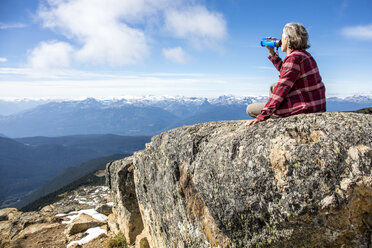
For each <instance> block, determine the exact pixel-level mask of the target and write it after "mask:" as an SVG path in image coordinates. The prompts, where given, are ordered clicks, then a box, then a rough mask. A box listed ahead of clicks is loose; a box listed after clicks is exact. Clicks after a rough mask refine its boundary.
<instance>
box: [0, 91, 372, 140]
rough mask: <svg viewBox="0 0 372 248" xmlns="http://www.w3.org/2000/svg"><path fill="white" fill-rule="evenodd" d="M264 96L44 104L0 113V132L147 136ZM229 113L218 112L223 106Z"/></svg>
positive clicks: (350, 105)
mask: <svg viewBox="0 0 372 248" xmlns="http://www.w3.org/2000/svg"><path fill="white" fill-rule="evenodd" d="M266 100H267V97H235V96H220V97H218V98H213V99H208V98H197V97H190V98H187V97H178V98H177V97H173V98H172V97H169V98H156V97H149V98H141V99H115V100H98V99H94V98H87V99H85V100H82V101H61V102H48V103H46V104H43V105H39V106H37V107H35V108H33V109H29V110H25V111H23V112H21V113H18V114H13V115H9V116H1V117H0V133H3V134H4V135H6V136H8V137H12V138H20V137H29V136H66V135H76V134H94V133H97V134H105V133H112V134H117V135H147V136H152V135H156V134H159V133H161V132H164V131H166V130H169V129H171V128H175V127H178V126H182V125H184V124H190V125H191V124H196V123H200V122H207V121H218V120H227V119H232V120H237V119H249V118H250V117H249V116H247V115H246V114H245V108H246V106H247V105H248V104H250V103H252V102H263V101H266ZM371 106H372V98H371V97H368V96H353V97H346V98H344V99H341V98H335V97H330V98H328V100H327V111H328V112H339V111H352V110H357V109H361V108H366V107H371ZM228 108H230V110H229V111H221V109H225V110H226V109H228Z"/></svg>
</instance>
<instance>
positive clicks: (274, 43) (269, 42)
mask: <svg viewBox="0 0 372 248" xmlns="http://www.w3.org/2000/svg"><path fill="white" fill-rule="evenodd" d="M281 45H282V40H278V39H275V38H273V39H268V38H263V39H262V40H261V46H263V47H265V46H268V47H274V48H275V47H276V48H278V47H280V46H281Z"/></svg>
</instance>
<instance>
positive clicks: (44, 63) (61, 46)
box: [28, 41, 74, 69]
mask: <svg viewBox="0 0 372 248" xmlns="http://www.w3.org/2000/svg"><path fill="white" fill-rule="evenodd" d="M73 52H74V48H73V47H72V46H71V45H70V44H68V43H66V42H58V41H48V42H41V43H40V44H39V46H38V47H36V48H35V49H33V50H32V51H30V53H29V58H28V63H29V65H30V66H31V67H32V68H35V69H50V68H54V67H68V66H70V64H71V56H72V53H73Z"/></svg>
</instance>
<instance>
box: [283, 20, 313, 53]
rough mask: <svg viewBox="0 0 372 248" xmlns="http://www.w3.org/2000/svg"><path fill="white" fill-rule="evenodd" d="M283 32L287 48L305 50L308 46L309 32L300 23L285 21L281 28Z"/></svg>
mask: <svg viewBox="0 0 372 248" xmlns="http://www.w3.org/2000/svg"><path fill="white" fill-rule="evenodd" d="M283 34H284V37H285V38H286V39H287V41H288V48H289V49H292V50H306V49H308V48H309V47H310V45H309V44H308V40H309V34H308V33H307V31H306V29H305V27H304V26H303V25H302V24H300V23H287V24H286V25H285V26H284V28H283Z"/></svg>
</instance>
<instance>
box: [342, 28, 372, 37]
mask: <svg viewBox="0 0 372 248" xmlns="http://www.w3.org/2000/svg"><path fill="white" fill-rule="evenodd" d="M341 33H342V34H343V35H344V36H347V37H350V38H356V39H359V40H372V24H370V25H365V26H354V27H346V28H344V29H342V31H341Z"/></svg>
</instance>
